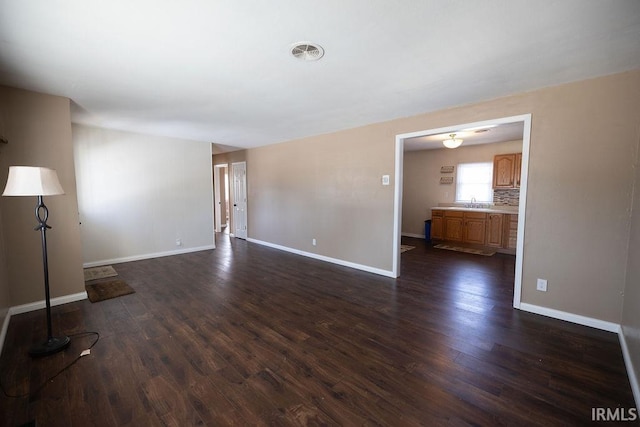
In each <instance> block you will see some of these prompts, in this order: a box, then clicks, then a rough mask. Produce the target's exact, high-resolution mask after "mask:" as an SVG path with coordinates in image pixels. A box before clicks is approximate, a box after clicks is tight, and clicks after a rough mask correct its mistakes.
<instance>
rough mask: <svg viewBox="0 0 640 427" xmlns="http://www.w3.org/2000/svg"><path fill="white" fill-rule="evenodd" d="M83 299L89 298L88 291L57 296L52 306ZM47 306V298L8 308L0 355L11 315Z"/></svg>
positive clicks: (0, 336) (2, 332) (52, 301)
mask: <svg viewBox="0 0 640 427" xmlns="http://www.w3.org/2000/svg"><path fill="white" fill-rule="evenodd" d="M83 299H87V293H86V292H78V293H77V294H71V295H64V296H61V297H57V298H52V299H51V306H52V307H54V306H56V305H62V304H67V303H69V302H74V301H82V300H83ZM46 306H47V303H46V302H45V300H42V301H36V302H31V303H28V304H22V305H16V306H13V307H10V308H9V310H7V313H6V315H5V317H4V321H3V322H2V331H0V355H1V354H2V348H3V347H4V340H5V338H6V337H7V329H8V328H9V321H10V320H11V316H13V315H16V314H22V313H28V312H30V311H35V310H40V309H43V308H45V307H46Z"/></svg>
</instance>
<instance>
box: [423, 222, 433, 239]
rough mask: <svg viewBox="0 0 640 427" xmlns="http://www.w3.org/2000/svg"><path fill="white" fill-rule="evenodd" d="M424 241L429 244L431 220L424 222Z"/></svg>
mask: <svg viewBox="0 0 640 427" xmlns="http://www.w3.org/2000/svg"><path fill="white" fill-rule="evenodd" d="M424 240H425V241H426V242H427V243H430V242H431V220H430V219H428V220H426V221H425V222H424Z"/></svg>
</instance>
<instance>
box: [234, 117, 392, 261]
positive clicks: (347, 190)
mask: <svg viewBox="0 0 640 427" xmlns="http://www.w3.org/2000/svg"><path fill="white" fill-rule="evenodd" d="M393 141H394V134H393V133H391V132H390V130H389V129H384V128H383V127H381V126H368V127H366V128H359V129H353V130H347V131H344V132H339V133H336V134H329V135H323V136H318V137H314V138H307V139H303V140H298V141H293V142H288V143H283V144H277V145H271V146H267V147H262V148H256V149H251V150H249V151H248V153H247V177H248V187H249V189H248V193H249V194H248V199H249V226H248V231H249V237H250V238H253V239H257V240H261V241H266V242H269V243H273V244H277V245H282V246H286V247H289V248H294V249H297V250H302V251H306V252H310V253H315V254H318V255H322V256H328V257H331V258H337V259H340V260H343V261H347V262H352V263H356V264H363V265H366V266H370V267H374V268H378V269H383V270H390V269H391V250H390V248H391V245H392V238H393V234H392V224H393V189H394V182H393V171H394V145H393ZM382 175H390V177H391V185H388V186H382V184H381V178H382ZM314 238H315V239H316V241H317V246H313V245H312V239H314Z"/></svg>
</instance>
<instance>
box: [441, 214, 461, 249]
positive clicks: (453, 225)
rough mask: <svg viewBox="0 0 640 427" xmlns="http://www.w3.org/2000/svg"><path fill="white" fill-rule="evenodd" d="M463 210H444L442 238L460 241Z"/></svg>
mask: <svg viewBox="0 0 640 427" xmlns="http://www.w3.org/2000/svg"><path fill="white" fill-rule="evenodd" d="M463 217H464V215H463V212H462V211H445V213H444V239H445V240H450V241H452V242H462V236H463V230H462V228H463Z"/></svg>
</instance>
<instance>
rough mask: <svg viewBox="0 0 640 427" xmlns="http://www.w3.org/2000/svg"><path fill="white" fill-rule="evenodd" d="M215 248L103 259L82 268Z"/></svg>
mask: <svg viewBox="0 0 640 427" xmlns="http://www.w3.org/2000/svg"><path fill="white" fill-rule="evenodd" d="M215 248H216V245H215V244H214V245H206V246H198V247H195V248H186V249H178V250H175V251H166V252H156V253H152V254H143V255H133V256H128V257H122V258H112V259H103V260H100V261H91V262H85V263H84V264H82V266H83V267H84V268H89V267H98V266H101V265H109V264H119V263H123V262H131V261H141V260H143V259H152V258H161V257H165V256H171V255H181V254H188V253H191V252H199V251H208V250H210V249H215Z"/></svg>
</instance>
